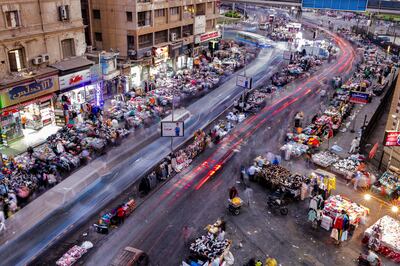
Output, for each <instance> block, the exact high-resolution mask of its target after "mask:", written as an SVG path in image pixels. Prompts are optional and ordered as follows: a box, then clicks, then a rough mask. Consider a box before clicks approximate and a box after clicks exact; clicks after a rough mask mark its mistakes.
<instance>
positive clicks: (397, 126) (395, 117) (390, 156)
mask: <svg viewBox="0 0 400 266" xmlns="http://www.w3.org/2000/svg"><path fill="white" fill-rule="evenodd" d="M392 118H393V120H397V123H396V132H398V131H399V125H400V119H399V118H398V117H397V116H396V115H392ZM393 150H394V146H392V147H391V149H390V155H389V161H388V164H387V167H386V170H388V169H389V167H390V163H391V162H392V157H393Z"/></svg>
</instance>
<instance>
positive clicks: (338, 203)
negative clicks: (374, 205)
mask: <svg viewBox="0 0 400 266" xmlns="http://www.w3.org/2000/svg"><path fill="white" fill-rule="evenodd" d="M342 210H345V211H346V212H347V215H348V216H349V218H350V223H351V224H353V225H358V224H359V222H360V221H361V219H362V218H364V217H366V216H367V215H368V214H369V209H368V208H367V207H364V206H362V205H359V204H357V203H355V202H353V201H351V200H350V199H348V198H346V197H344V196H341V195H334V196H330V197H329V198H328V199H327V200H326V201H325V206H324V214H325V215H328V216H330V217H331V218H332V219H333V220H334V219H335V217H336V216H337V215H339V214H340V213H341V211H342Z"/></svg>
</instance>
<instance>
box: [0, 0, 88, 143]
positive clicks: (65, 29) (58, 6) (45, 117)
mask: <svg viewBox="0 0 400 266" xmlns="http://www.w3.org/2000/svg"><path fill="white" fill-rule="evenodd" d="M0 7H1V11H0V40H1V43H2V45H1V47H0V118H1V124H0V127H1V128H0V129H1V141H2V143H3V144H6V143H7V142H8V141H11V140H14V139H16V138H18V137H22V136H23V130H24V129H26V128H28V127H29V128H31V129H33V130H39V129H40V128H43V127H44V126H46V125H48V124H53V123H54V122H55V121H54V109H53V101H54V99H55V95H56V94H57V93H58V92H59V89H60V86H59V74H60V70H59V69H58V68H52V67H49V66H50V65H53V64H59V63H60V62H64V63H63V64H64V65H67V64H68V61H69V59H70V58H76V57H77V56H81V55H83V54H84V53H85V50H86V43H85V35H84V26H83V23H82V16H81V3H80V0H45V1H43V0H37V1H32V0H3V1H1V2H0ZM75 62H76V61H75ZM80 64H83V65H87V66H88V65H90V64H89V62H87V61H84V60H83V61H82V60H81V61H80ZM83 65H79V64H78V65H76V64H72V66H71V67H66V68H65V69H72V68H74V67H77V68H79V67H82V66H83Z"/></svg>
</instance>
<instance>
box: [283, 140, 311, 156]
mask: <svg viewBox="0 0 400 266" xmlns="http://www.w3.org/2000/svg"><path fill="white" fill-rule="evenodd" d="M308 149H309V147H308V146H307V145H304V144H301V143H297V142H293V141H291V142H288V143H286V144H285V145H283V146H282V147H281V148H280V150H281V151H285V160H289V159H290V155H294V156H295V157H300V156H301V155H302V154H304V153H306V152H307V150H308Z"/></svg>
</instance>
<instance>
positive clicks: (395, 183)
mask: <svg viewBox="0 0 400 266" xmlns="http://www.w3.org/2000/svg"><path fill="white" fill-rule="evenodd" d="M371 191H372V192H374V193H377V194H382V195H385V196H387V197H389V198H390V199H398V197H399V196H400V180H399V174H397V173H396V172H394V171H390V170H389V171H386V172H385V173H383V174H382V176H381V177H380V178H379V179H378V180H377V181H376V182H375V183H374V184H373V185H372V187H371Z"/></svg>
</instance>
